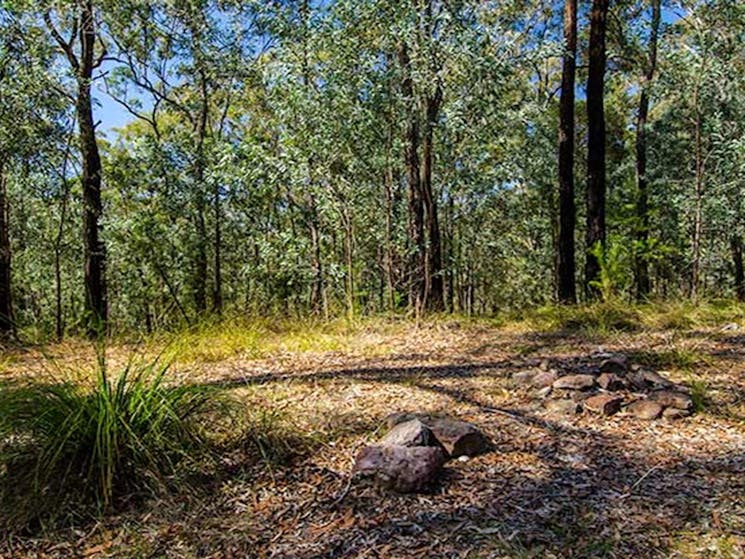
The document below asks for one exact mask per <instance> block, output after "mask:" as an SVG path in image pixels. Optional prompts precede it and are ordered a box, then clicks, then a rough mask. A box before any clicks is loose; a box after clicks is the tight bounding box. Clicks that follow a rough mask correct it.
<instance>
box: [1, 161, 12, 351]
mask: <svg viewBox="0 0 745 559" xmlns="http://www.w3.org/2000/svg"><path fill="white" fill-rule="evenodd" d="M7 184H8V183H7V176H6V175H5V161H3V160H0V339H8V338H11V337H12V336H13V333H14V328H13V297H12V292H11V274H10V271H11V270H10V267H11V249H10V223H9V220H8V190H7Z"/></svg>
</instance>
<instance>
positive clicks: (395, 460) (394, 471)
mask: <svg viewBox="0 0 745 559" xmlns="http://www.w3.org/2000/svg"><path fill="white" fill-rule="evenodd" d="M444 462H445V454H444V453H443V451H442V449H440V448H439V447H432V446H413V447H408V446H395V445H389V446H379V445H375V446H366V447H365V448H363V449H362V450H360V452H359V453H358V454H357V458H356V459H355V464H354V469H353V473H354V474H357V475H359V476H362V477H370V478H373V479H375V481H376V482H377V483H378V484H379V485H381V486H382V487H385V488H386V489H392V490H394V491H398V492H399V493H410V492H413V491H422V490H424V489H426V488H427V487H428V486H430V485H432V484H433V483H434V482H435V480H436V479H437V475H438V473H439V471H440V468H441V467H442V464H443V463H444Z"/></svg>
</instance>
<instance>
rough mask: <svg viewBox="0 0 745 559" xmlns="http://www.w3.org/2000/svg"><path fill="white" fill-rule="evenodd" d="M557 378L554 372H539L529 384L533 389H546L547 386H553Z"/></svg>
mask: <svg viewBox="0 0 745 559" xmlns="http://www.w3.org/2000/svg"><path fill="white" fill-rule="evenodd" d="M558 378H559V375H558V374H557V372H556V371H546V372H541V373H538V374H537V375H535V376H534V377H533V379H532V380H531V381H530V384H531V385H532V386H533V387H535V388H546V387H547V386H548V387H550V386H551V385H553V384H554V382H556V379H558Z"/></svg>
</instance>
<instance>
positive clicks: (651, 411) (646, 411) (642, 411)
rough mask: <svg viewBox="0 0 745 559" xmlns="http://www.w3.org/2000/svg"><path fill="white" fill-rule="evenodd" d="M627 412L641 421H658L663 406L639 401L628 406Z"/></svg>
mask: <svg viewBox="0 0 745 559" xmlns="http://www.w3.org/2000/svg"><path fill="white" fill-rule="evenodd" d="M626 411H627V412H628V413H630V414H631V415H633V416H634V417H637V418H639V419H657V418H658V417H660V415H661V414H662V406H661V405H660V404H658V403H657V402H653V401H652V400H637V401H636V402H634V403H632V404H629V405H628V406H626Z"/></svg>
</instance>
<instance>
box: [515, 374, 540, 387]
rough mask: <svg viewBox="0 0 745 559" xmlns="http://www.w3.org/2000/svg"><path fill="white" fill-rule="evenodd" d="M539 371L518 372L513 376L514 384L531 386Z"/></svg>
mask: <svg viewBox="0 0 745 559" xmlns="http://www.w3.org/2000/svg"><path fill="white" fill-rule="evenodd" d="M537 374H538V371H517V372H516V373H513V374H512V382H513V383H515V384H516V385H517V386H530V385H532V384H533V379H534V378H535V377H536V375H537Z"/></svg>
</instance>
